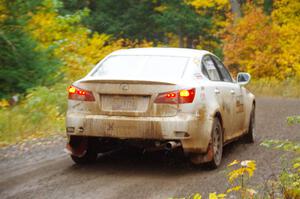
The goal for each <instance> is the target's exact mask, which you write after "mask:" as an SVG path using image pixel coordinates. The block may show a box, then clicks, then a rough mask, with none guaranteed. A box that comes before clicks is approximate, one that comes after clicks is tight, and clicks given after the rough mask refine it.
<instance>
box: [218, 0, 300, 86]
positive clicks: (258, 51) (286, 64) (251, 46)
mask: <svg viewBox="0 0 300 199" xmlns="http://www.w3.org/2000/svg"><path fill="white" fill-rule="evenodd" d="M283 2H284V3H285V4H284V6H283ZM298 4H300V2H299V3H295V1H292V0H282V1H276V2H275V5H274V11H273V14H272V15H271V16H266V15H265V14H264V13H263V11H262V9H260V8H257V7H255V6H249V8H248V9H247V10H246V12H245V16H244V17H243V18H242V19H240V20H239V21H238V23H237V24H231V25H230V26H228V27H227V32H226V34H225V35H224V40H223V41H224V49H223V50H224V55H225V60H224V62H225V64H226V65H227V66H228V67H229V68H231V69H232V70H234V71H235V72H238V71H247V72H250V73H251V75H252V76H253V77H254V78H256V79H257V78H265V77H269V78H276V79H279V80H283V79H287V78H298V79H300V54H299V53H298V52H299V51H300V45H299V43H300V34H299V33H300V26H299V25H298V24H297V23H299V16H297V14H296V12H299V5H298ZM289 12H290V14H289ZM287 16H290V17H294V18H293V19H285V18H286V17H287Z"/></svg>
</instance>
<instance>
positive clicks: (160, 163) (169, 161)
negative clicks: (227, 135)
mask: <svg viewBox="0 0 300 199" xmlns="http://www.w3.org/2000/svg"><path fill="white" fill-rule="evenodd" d="M252 147H255V145H254V144H244V143H243V141H235V142H232V143H230V144H228V145H226V146H225V147H224V151H223V161H222V165H221V166H220V168H219V169H217V170H210V169H209V168H208V167H207V166H205V165H201V166H194V165H192V164H191V163H190V162H189V159H188V158H187V157H185V156H184V154H183V153H180V152H168V153H166V152H165V151H160V152H151V153H144V154H142V153H139V152H137V151H134V150H130V149H123V150H120V151H118V152H116V153H112V154H110V155H107V156H102V157H100V158H99V159H98V160H97V162H96V163H94V164H88V165H76V164H73V165H72V166H71V167H69V168H68V170H69V171H71V172H77V171H78V172H82V170H85V171H84V172H97V171H99V172H103V171H106V172H113V173H114V172H118V173H121V174H124V175H126V174H128V173H130V174H132V173H134V174H135V175H138V174H142V175H147V174H149V175H165V176H168V175H171V176H174V174H175V175H176V174H177V175H186V174H193V173H195V171H196V172H197V173H199V172H200V173H201V172H208V173H210V172H219V171H223V170H224V169H225V168H226V165H227V164H228V163H230V162H231V161H232V160H234V159H237V158H236V157H237V156H242V155H241V152H240V151H244V152H246V151H247V150H249V149H250V148H252ZM121 171H122V172H121Z"/></svg>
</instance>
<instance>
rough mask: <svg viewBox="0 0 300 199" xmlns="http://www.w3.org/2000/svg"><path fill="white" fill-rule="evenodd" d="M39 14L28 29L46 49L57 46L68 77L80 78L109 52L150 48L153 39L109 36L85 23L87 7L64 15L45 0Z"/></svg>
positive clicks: (55, 51)
mask: <svg viewBox="0 0 300 199" xmlns="http://www.w3.org/2000/svg"><path fill="white" fill-rule="evenodd" d="M45 2H46V3H47V4H46V3H45V4H44V7H41V8H40V9H39V11H38V12H37V13H34V14H32V15H31V19H30V21H29V23H28V26H27V30H28V31H29V32H30V33H31V34H32V35H33V36H34V38H36V39H37V40H38V41H39V43H40V44H41V47H42V48H51V47H53V48H54V49H55V50H54V56H55V57H57V58H59V59H60V60H61V61H62V62H63V68H62V70H63V72H64V73H65V75H66V76H67V79H68V80H72V81H73V80H75V79H78V78H80V77H82V76H84V75H85V74H87V73H88V72H89V71H90V70H91V68H92V67H93V66H94V65H95V64H96V63H97V62H99V61H100V60H101V59H102V58H104V57H105V56H106V55H107V54H109V53H111V52H112V51H115V50H117V49H120V48H130V47H136V46H141V47H148V46H152V43H150V42H146V41H145V42H139V43H137V42H135V41H129V40H124V39H119V40H117V41H112V40H111V39H110V36H109V35H106V34H99V33H97V32H95V33H91V31H90V30H89V29H88V28H86V27H84V26H83V25H81V24H80V23H79V22H80V20H81V18H82V17H84V16H85V15H87V14H88V11H87V10H83V11H82V12H78V13H75V14H74V15H68V16H60V15H59V14H58V12H57V10H56V9H53V7H54V5H53V3H52V1H45Z"/></svg>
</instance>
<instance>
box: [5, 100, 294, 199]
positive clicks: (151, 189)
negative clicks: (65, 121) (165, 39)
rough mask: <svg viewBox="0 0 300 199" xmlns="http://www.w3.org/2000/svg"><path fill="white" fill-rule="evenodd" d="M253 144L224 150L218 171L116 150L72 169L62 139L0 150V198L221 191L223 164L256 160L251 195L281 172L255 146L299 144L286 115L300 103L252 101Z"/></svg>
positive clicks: (275, 160) (276, 160)
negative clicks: (280, 142)
mask: <svg viewBox="0 0 300 199" xmlns="http://www.w3.org/2000/svg"><path fill="white" fill-rule="evenodd" d="M256 114H257V119H256V131H257V141H256V143H254V144H244V143H243V142H241V141H237V142H234V143H231V144H229V145H227V146H226V147H225V149H224V157H223V162H222V165H221V167H220V168H219V169H217V170H207V169H205V168H201V167H200V168H195V167H193V166H191V165H190V164H189V163H188V161H187V160H185V159H184V157H178V156H174V155H173V154H164V153H155V154H146V155H137V154H135V153H133V152H130V151H120V152H118V153H115V154H113V155H110V156H106V157H103V158H100V159H99V161H98V162H97V163H96V164H93V165H87V166H78V165H75V164H74V163H73V162H72V161H71V160H70V158H69V157H68V155H67V154H65V152H64V151H63V148H64V145H65V138H64V137H63V136H55V137H53V138H50V139H49V138H48V139H41V140H34V141H31V142H29V143H25V144H22V145H21V144H19V145H15V146H11V147H7V148H2V149H0V198H2V199H4V198H22V199H23V198H72V199H75V198H81V199H82V198H103V199H106V198H107V199H109V198H123V199H124V198H130V199H132V198H169V197H188V196H190V195H191V194H193V193H202V194H204V195H207V194H208V193H209V192H218V193H220V192H224V191H225V190H226V188H227V187H228V186H229V185H228V183H227V180H226V165H227V164H228V163H230V162H231V161H233V160H235V159H238V160H247V159H251V160H256V162H257V171H256V172H255V174H254V177H253V178H252V180H251V184H252V185H253V187H254V188H255V189H256V190H263V189H266V188H265V187H264V181H265V180H266V179H267V178H270V177H272V175H273V174H276V173H278V172H279V170H280V162H281V160H280V156H281V154H282V152H279V151H274V150H270V149H266V148H264V147H262V146H260V145H259V144H260V142H261V141H263V140H265V139H289V140H294V141H300V126H299V125H295V126H288V125H287V124H286V122H285V121H286V116H289V115H296V114H300V100H299V99H298V100H297V99H280V98H258V99H257V112H256Z"/></svg>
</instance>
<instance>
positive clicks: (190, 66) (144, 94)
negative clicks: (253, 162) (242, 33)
mask: <svg viewBox="0 0 300 199" xmlns="http://www.w3.org/2000/svg"><path fill="white" fill-rule="evenodd" d="M249 80H250V75H249V74H247V73H239V74H238V75H237V80H234V79H233V78H232V77H231V75H230V73H229V72H228V70H227V69H226V68H225V67H224V65H223V64H222V62H221V61H220V59H218V58H217V57H216V56H215V55H214V54H212V53H210V52H208V51H204V50H192V49H180V48H138V49H127V50H118V51H115V52H113V53H111V54H110V55H108V56H107V57H106V58H104V59H103V60H102V61H100V62H99V63H98V64H97V65H96V66H95V67H94V69H93V70H92V71H91V72H90V73H89V74H88V75H87V76H85V77H84V78H82V79H80V80H78V81H76V82H74V83H73V84H72V85H71V86H70V87H69V88H68V92H69V96H68V111H67V117H66V131H67V135H68V138H69V141H68V144H67V147H66V148H67V150H68V151H69V153H70V154H71V157H72V159H73V160H74V161H75V162H76V163H88V162H92V161H95V160H96V158H97V155H98V154H99V153H103V152H106V151H109V150H113V149H116V148H119V147H122V146H132V147H135V148H136V149H137V150H139V149H142V150H144V151H154V150H175V149H176V150H178V149H179V150H182V151H183V152H184V154H186V155H187V156H188V157H189V158H190V160H191V162H192V163H194V164H200V163H208V165H210V166H211V167H213V168H216V167H218V166H219V165H220V163H221V159H222V149H223V146H224V145H225V144H227V143H229V142H230V141H232V140H235V139H237V138H239V137H244V139H245V140H246V141H247V142H253V141H254V119H255V97H254V95H253V94H252V93H250V92H249V91H248V90H247V89H246V88H244V87H243V86H244V85H245V84H247V83H248V82H249Z"/></svg>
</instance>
